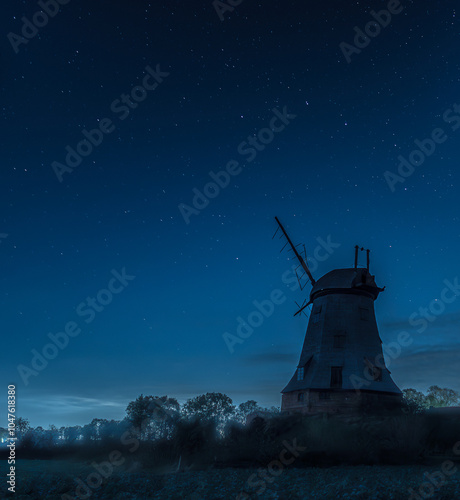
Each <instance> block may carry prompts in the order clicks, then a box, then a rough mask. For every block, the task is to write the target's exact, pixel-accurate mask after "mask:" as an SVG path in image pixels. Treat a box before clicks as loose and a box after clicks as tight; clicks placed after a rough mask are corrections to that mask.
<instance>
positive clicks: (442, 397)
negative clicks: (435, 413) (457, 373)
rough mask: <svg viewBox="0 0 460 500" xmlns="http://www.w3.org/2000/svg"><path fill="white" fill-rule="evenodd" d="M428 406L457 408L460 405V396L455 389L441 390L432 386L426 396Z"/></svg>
mask: <svg viewBox="0 0 460 500" xmlns="http://www.w3.org/2000/svg"><path fill="white" fill-rule="evenodd" d="M426 400H427V403H428V406H433V407H435V408H440V407H444V406H456V405H458V404H459V403H460V395H459V393H458V392H457V391H454V390H453V389H447V388H444V389H441V388H440V387H438V386H437V385H432V386H431V387H430V388H429V389H428V395H427V396H426Z"/></svg>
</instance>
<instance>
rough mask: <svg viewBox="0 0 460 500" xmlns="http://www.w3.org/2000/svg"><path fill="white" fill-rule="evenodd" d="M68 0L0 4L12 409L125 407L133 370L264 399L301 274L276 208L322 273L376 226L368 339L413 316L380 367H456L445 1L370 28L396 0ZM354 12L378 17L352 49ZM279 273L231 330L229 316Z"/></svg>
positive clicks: (299, 337)
mask: <svg viewBox="0 0 460 500" xmlns="http://www.w3.org/2000/svg"><path fill="white" fill-rule="evenodd" d="M51 3H52V2H51ZM62 3H63V4H62V5H61V6H60V9H59V12H57V13H56V12H55V11H54V10H53V7H52V6H51V7H49V6H48V7H47V8H48V9H51V11H50V12H51V13H53V17H51V15H50V16H48V18H44V17H43V14H41V15H40V14H38V15H36V14H37V12H39V11H40V10H41V9H42V7H40V6H39V5H38V3H36V2H34V1H27V2H25V1H19V0H12V1H11V2H8V3H7V4H5V5H4V6H2V9H3V10H2V20H1V21H0V22H1V26H2V30H1V32H2V33H3V36H2V38H1V40H2V42H1V50H0V57H1V67H2V71H1V81H0V99H1V108H0V109H1V117H0V119H1V123H2V127H1V131H2V134H1V138H0V140H1V144H2V159H1V165H2V168H1V173H2V182H1V184H0V189H1V197H0V207H1V217H0V255H1V273H0V297H1V300H0V309H1V328H2V338H3V356H2V359H3V362H2V364H1V367H0V373H1V380H2V381H3V384H4V389H5V391H6V386H7V384H11V383H13V384H16V386H17V399H18V415H21V416H24V417H27V418H29V420H30V423H31V424H32V425H33V426H36V425H43V426H48V425H49V424H51V423H53V424H55V425H58V426H60V425H75V424H84V423H87V422H89V421H91V420H92V418H95V417H98V418H115V419H121V418H122V417H123V416H124V410H125V408H126V405H127V403H128V402H129V401H131V400H133V399H135V398H136V397H137V396H138V395H140V394H141V393H144V394H152V395H158V396H161V395H164V394H167V395H168V396H171V397H176V398H177V399H179V401H181V402H184V401H185V400H186V399H187V398H189V397H193V396H195V395H198V394H202V393H205V392H214V391H216V392H223V393H226V394H228V395H229V396H230V397H232V398H233V400H234V402H235V403H240V402H242V401H246V400H248V399H255V400H257V401H258V402H259V403H260V404H262V405H265V406H270V405H277V406H278V405H279V404H280V399H281V398H280V391H281V390H282V388H283V387H284V386H285V385H286V383H287V382H288V380H289V379H290V377H291V376H292V373H293V370H294V369H295V367H296V365H297V361H298V356H299V354H300V349H301V346H302V343H303V338H304V334H305V329H306V325H307V319H306V318H305V317H300V318H299V317H293V313H294V312H295V311H296V309H297V306H296V302H298V303H302V301H303V300H304V298H306V297H307V296H308V293H309V287H308V286H307V287H306V288H305V289H304V290H303V291H301V290H299V289H296V287H295V284H293V283H294V282H293V280H292V279H291V278H292V276H293V275H292V265H293V264H294V262H293V261H289V260H288V254H287V253H286V252H285V251H284V252H282V253H280V249H281V247H282V243H281V242H280V241H279V240H272V239H271V238H272V235H273V233H274V231H275V230H276V222H275V220H274V216H275V215H277V216H278V217H279V218H280V220H281V221H282V222H283V223H284V225H285V226H286V228H287V230H288V232H289V234H290V236H291V237H292V239H293V240H294V241H295V243H303V244H305V246H306V249H307V254H308V256H309V259H310V260H309V262H310V265H311V268H312V273H313V275H314V277H315V278H316V279H318V278H319V277H320V276H322V275H323V274H325V273H326V272H328V271H330V270H332V269H334V268H340V267H352V265H353V257H354V255H353V254H354V249H353V247H354V245H356V244H359V245H362V246H364V247H365V248H370V249H371V272H372V273H373V274H375V276H376V281H377V284H378V285H379V286H386V289H385V292H384V293H382V294H381V295H380V297H379V298H378V300H377V302H376V314H377V320H378V324H379V329H380V334H381V337H382V340H383V342H384V344H390V343H392V342H395V341H396V339H397V338H398V335H399V334H400V332H401V331H407V332H409V333H410V335H411V338H412V339H413V342H412V343H411V345H410V346H407V347H404V348H403V349H401V353H400V354H399V355H398V356H397V357H396V358H395V359H392V360H391V365H390V366H389V368H390V371H391V372H392V376H393V378H394V380H395V382H396V383H397V384H398V385H399V387H400V388H402V389H403V388H407V387H414V388H416V389H418V390H426V389H427V388H428V386H430V385H433V384H437V385H440V386H443V387H451V388H453V389H456V390H460V385H459V384H460V382H459V380H460V377H459V376H458V375H459V365H458V359H459V356H460V340H459V333H460V332H459V325H460V297H459V296H457V295H455V293H458V294H460V289H459V288H458V277H459V275H460V271H459V264H458V256H459V254H460V252H459V250H460V230H459V223H460V221H459V209H458V194H459V188H460V178H459V176H460V172H459V159H460V151H459V146H458V143H459V141H458V138H456V137H455V136H456V134H458V135H460V131H458V132H456V127H457V126H458V124H459V123H460V119H459V118H455V117H456V116H457V117H458V116H459V115H460V113H459V111H460V109H459V107H458V104H460V86H459V82H460V71H459V70H460V54H459V47H460V43H459V42H460V29H459V24H458V18H457V17H456V10H455V2H453V1H445V2H442V5H433V2H429V1H428V0H420V1H417V2H414V1H411V0H403V1H402V2H401V4H400V7H402V11H401V12H398V13H397V14H392V16H391V20H390V22H389V23H388V25H387V26H386V27H384V28H383V27H382V28H378V27H377V26H376V25H375V24H372V22H374V23H375V20H374V17H372V15H371V11H373V10H375V11H379V10H381V9H386V8H387V6H388V8H389V6H390V5H391V7H392V8H393V9H394V10H395V11H396V10H397V9H396V7H395V5H396V4H397V3H398V2H396V3H395V2H390V3H387V2H377V1H375V2H347V3H345V2H338V1H329V2H314V3H308V2H307V3H306V2H301V1H298V0H285V1H283V2H275V1H269V2H257V1H250V0H243V1H242V2H241V3H240V4H239V5H236V6H235V7H231V8H229V7H228V5H227V7H226V8H225V5H224V4H225V2H223V4H216V3H214V4H213V2H212V1H211V0H197V1H193V2H181V1H177V0H168V1H166V0H160V1H157V2H148V1H146V0H139V1H136V2H121V1H118V0H111V1H108V0H101V1H98V2H90V1H88V0H80V1H78V2H77V1H72V0H71V1H69V2H67V3H64V2H62ZM234 3H235V2H234ZM236 3H237V2H236ZM222 5H224V7H222ZM218 11H219V12H218ZM34 16H35V17H34ZM33 19H34V20H35V22H36V24H38V25H40V26H41V27H39V28H34V26H33V24H31V23H32V20H33ZM45 20H46V21H47V22H46V23H45ZM369 22H371V25H369V26H370V27H369V30H370V31H372V30H374V31H373V32H372V33H373V34H375V33H376V32H377V30H379V31H380V33H378V34H377V35H376V36H373V37H372V38H371V37H369V36H368V37H367V38H366V37H365V38H359V37H358V39H357V43H358V44H361V47H362V48H361V49H358V48H357V47H356V45H354V43H355V41H354V38H355V36H358V32H357V31H355V27H356V28H357V29H358V30H360V29H361V30H362V29H365V26H366V25H367V24H368V23H369ZM22 30H25V31H24V32H22V33H21V31H22ZM24 33H25V35H24ZM32 35H33V36H32ZM345 47H346V48H345ZM350 47H354V49H350ZM345 52H347V53H348V54H349V56H348V60H347V57H346V56H345ZM350 54H351V55H350ZM147 75H149V76H147ZM130 96H131V97H130ZM438 129H442V133H443V134H444V135H441V132H439V130H438ZM94 130H96V132H94ZM101 130H103V131H104V132H101ZM91 131H93V132H91ZM436 131H437V132H436ZM85 134H86V135H85ZM433 134H434V135H433ZM88 136H89V137H91V140H92V141H93V143H92V144H91V143H90V142H89V139H88ZM431 137H436V138H437V139H439V138H440V137H442V142H441V140H440V139H439V141H438V142H434V141H433V140H431V139H430V138H431ZM254 138H256V139H257V138H259V139H258V140H256V141H255V142H254ZM427 138H428V139H430V140H431V142H430V141H428V142H423V141H424V140H425V139H427ZM85 140H86V142H84V141H85ZM416 140H418V141H419V145H420V144H421V145H422V146H419V147H425V150H426V151H427V154H426V156H425V158H424V161H420V156H419V157H417V155H416V154H415V155H414V154H412V153H413V152H414V151H415V150H416V149H417V143H416V142H414V141H416ZM82 141H83V143H81V142H82ZM420 141H421V142H420ZM80 143H81V144H80ZM79 144H80V146H79ZM432 145H434V146H433V147H432ZM66 148H67V149H66ZM69 148H70V149H69ZM77 148H79V151H81V152H82V155H79V157H75V156H72V154H70V158H69V159H68V160H69V161H67V160H66V156H67V155H68V154H69V151H74V153H73V154H74V155H75V150H76V149H77ZM430 148H431V149H430ZM433 149H434V150H433ZM77 154H78V153H77ZM411 154H412V159H413V160H414V161H415V163H417V165H416V166H413V165H412V167H411V166H410V165H409V167H408V166H407V165H406V166H404V165H403V166H402V167H401V166H400V163H401V159H400V158H399V157H400V155H401V156H402V157H403V158H405V159H406V160H407V159H408V158H409V156H410V155H411ZM78 158H79V159H78ZM398 158H399V159H398ZM72 162H73V163H72ZM398 167H399V169H400V171H401V172H403V176H402V175H401V173H400V172H399V171H398ZM227 169H229V170H231V172H232V175H230V174H228V170H227ZM211 172H212V174H211ZM219 172H227V174H225V173H224V174H222V173H221V174H220V177H219ZM212 175H214V176H217V177H218V178H219V179H220V182H221V184H222V186H224V187H218V190H217V191H218V192H216V190H215V189H214V191H213V189H212V186H211V187H210V185H209V183H210V182H212V180H213V179H212ZM389 179H390V180H389ZM395 179H396V180H395ZM204 190H206V192H207V193H208V194H209V197H207V198H206V199H204V201H203V198H202V196H203V195H202V194H201V195H199V196H198V195H197V193H198V192H199V193H203V191H204ZM196 196H198V198H199V199H198V198H197V199H195V204H196V205H194V204H193V203H194V198H195V197H196ZM200 200H201V201H200ZM200 203H201V205H200ZM204 205H206V206H204ZM197 207H199V208H197ZM184 214H186V215H184ZM321 242H322V243H323V245H322V243H321ZM331 242H332V243H333V244H332V245H330V243H331ZM328 243H329V247H328V248H329V250H330V252H329V253H327V252H326V253H325V252H324V251H321V252H320V251H317V252H316V254H317V256H319V255H321V256H322V257H321V258H317V259H315V257H314V252H315V250H316V249H317V248H320V249H321V248H323V249H324V244H325V245H326V246H327V245H328ZM361 258H362V261H361V262H360V263H361V264H362V263H364V255H361ZM117 273H118V276H119V278H120V279H118V281H116V284H115V281H114V279H115V280H116V278H114V276H116V275H117ZM285 273H287V274H285ZM120 276H121V277H120ZM123 276H125V277H124V278H123ZM126 276H128V278H126ZM287 277H289V279H287ZM446 280H447V281H448V282H449V283H450V284H451V285H452V287H453V288H452V289H453V290H454V291H451V292H450V294H448V295H446V294H443V293H442V292H443V290H444V289H445V288H446V286H447V285H446ZM456 280H457V281H456ZM122 283H124V285H123V284H122ZM455 283H457V288H456V285H455ZM108 287H110V288H111V289H112V290H115V289H116V292H113V293H112V292H110V291H109V292H107V290H108ZM120 287H121V288H120ZM277 290H278V292H276V291H277ZM274 291H275V293H278V296H282V298H283V300H282V303H281V304H279V305H276V306H275V307H274V308H273V312H272V314H270V316H269V317H266V318H265V319H264V321H263V323H262V324H261V325H260V326H259V327H257V328H255V329H254V331H253V333H252V335H250V336H249V337H248V338H246V339H245V340H244V342H242V343H238V344H236V345H234V346H233V347H234V348H233V352H230V351H231V350H232V349H229V347H228V345H227V344H226V342H225V340H224V338H223V335H224V334H225V333H229V334H232V335H234V334H235V333H236V329H237V326H238V318H239V317H241V318H243V319H247V318H248V316H249V315H250V314H251V313H252V312H253V311H255V310H256V306H255V305H254V301H259V303H260V302H262V301H264V300H267V299H269V298H270V296H271V295H272V294H273V292H274ZM280 294H281V295H280ZM447 296H448V297H449V300H448V301H443V299H442V297H447ZM95 297H96V299H94V300H96V301H98V300H99V299H100V301H101V303H104V304H105V305H101V303H99V302H87V301H88V300H89V301H91V300H92V298H95ZM98 298H99V299H98ZM89 304H92V305H89ZM429 307H431V311H436V314H433V313H432V312H431V313H427V314H428V318H429V319H425V320H421V319H420V318H422V316H423V312H420V311H421V310H420V308H425V311H426V308H429ZM89 309H91V310H92V311H93V312H90V311H89ZM85 311H86V312H85ZM425 318H426V317H425ZM66 327H67V328H68V329H69V331H70V332H71V333H72V334H73V335H74V336H72V337H69V336H67V340H68V344H67V345H66V346H65V347H64V348H62V349H58V353H57V354H56V353H55V352H54V351H53V350H52V349H51V350H48V351H47V352H48V354H50V357H51V358H52V359H49V360H48V361H47V364H46V366H45V367H41V369H40V370H37V369H35V370H33V369H32V368H31V367H32V365H31V363H32V359H33V356H34V354H33V352H34V350H35V352H38V353H42V351H43V349H44V348H45V347H46V345H48V344H49V343H50V338H51V337H50V335H52V336H54V338H57V337H56V336H58V332H63V331H64V330H65V328H66ZM72 328H73V329H72ZM77 331H78V332H79V333H78V335H75V332H77ZM49 349H50V348H49ZM53 354H56V355H55V356H53ZM45 361H46V360H45ZM20 366H22V368H18V367H20ZM24 367H26V368H24ZM25 369H28V370H33V374H31V372H30V371H28V372H26V373H27V374H28V375H27V376H24V373H25V372H24V370H25ZM21 370H22V373H23V374H22V375H21ZM5 394H6V392H5ZM1 415H6V396H5V404H4V405H3V406H1V405H0V416H1ZM5 418H6V417H5Z"/></svg>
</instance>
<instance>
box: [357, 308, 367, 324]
mask: <svg viewBox="0 0 460 500" xmlns="http://www.w3.org/2000/svg"><path fill="white" fill-rule="evenodd" d="M359 313H360V316H361V319H362V320H363V321H369V309H367V307H360V308H359Z"/></svg>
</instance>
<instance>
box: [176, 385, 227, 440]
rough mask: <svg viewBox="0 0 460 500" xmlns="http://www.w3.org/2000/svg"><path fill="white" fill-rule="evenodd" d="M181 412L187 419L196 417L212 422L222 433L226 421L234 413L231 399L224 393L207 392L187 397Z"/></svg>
mask: <svg viewBox="0 0 460 500" xmlns="http://www.w3.org/2000/svg"><path fill="white" fill-rule="evenodd" d="M182 412H183V414H184V416H185V417H186V418H188V419H193V418H197V419H199V420H201V421H203V422H214V423H215V424H216V426H217V429H218V430H219V432H220V433H222V430H223V427H224V426H225V424H226V422H227V421H228V420H229V419H230V418H231V417H232V416H233V415H234V414H235V406H234V405H233V401H232V400H231V398H229V397H228V396H227V395H226V394H221V393H220V392H208V393H206V394H202V395H200V396H196V397H195V398H191V399H189V400H188V401H187V402H186V403H185V404H184V406H183V408H182Z"/></svg>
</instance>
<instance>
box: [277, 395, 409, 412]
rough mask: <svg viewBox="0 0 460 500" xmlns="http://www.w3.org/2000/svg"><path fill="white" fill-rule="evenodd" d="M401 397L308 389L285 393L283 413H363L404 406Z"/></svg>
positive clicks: (282, 403)
mask: <svg viewBox="0 0 460 500" xmlns="http://www.w3.org/2000/svg"><path fill="white" fill-rule="evenodd" d="M401 401H402V398H401V395H400V394H396V393H381V392H375V391H347V390H331V389H324V390H314V389H310V390H305V391H292V392H287V393H285V394H283V397H282V402H281V411H282V412H283V413H285V414H298V413H302V414H309V415H311V414H317V413H330V414H337V413H339V414H360V413H367V412H374V411H383V410H396V409H398V408H400V407H401Z"/></svg>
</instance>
